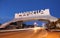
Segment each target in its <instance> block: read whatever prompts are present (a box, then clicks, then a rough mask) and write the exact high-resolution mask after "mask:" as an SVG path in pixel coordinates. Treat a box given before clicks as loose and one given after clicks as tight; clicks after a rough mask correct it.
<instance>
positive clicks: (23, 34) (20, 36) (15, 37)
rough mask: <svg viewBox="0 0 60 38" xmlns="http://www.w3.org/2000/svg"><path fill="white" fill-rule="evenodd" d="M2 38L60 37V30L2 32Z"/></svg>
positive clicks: (0, 37) (0, 36) (0, 34)
mask: <svg viewBox="0 0 60 38" xmlns="http://www.w3.org/2000/svg"><path fill="white" fill-rule="evenodd" d="M0 38H60V32H49V31H45V30H37V32H35V31H34V30H26V31H17V32H4V33H0Z"/></svg>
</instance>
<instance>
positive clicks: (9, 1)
mask: <svg viewBox="0 0 60 38" xmlns="http://www.w3.org/2000/svg"><path fill="white" fill-rule="evenodd" d="M41 9H50V12H51V15H53V16H55V17H57V18H60V0H0V23H3V22H6V21H8V20H11V19H13V18H14V14H15V13H19V12H24V11H32V10H41Z"/></svg>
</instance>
